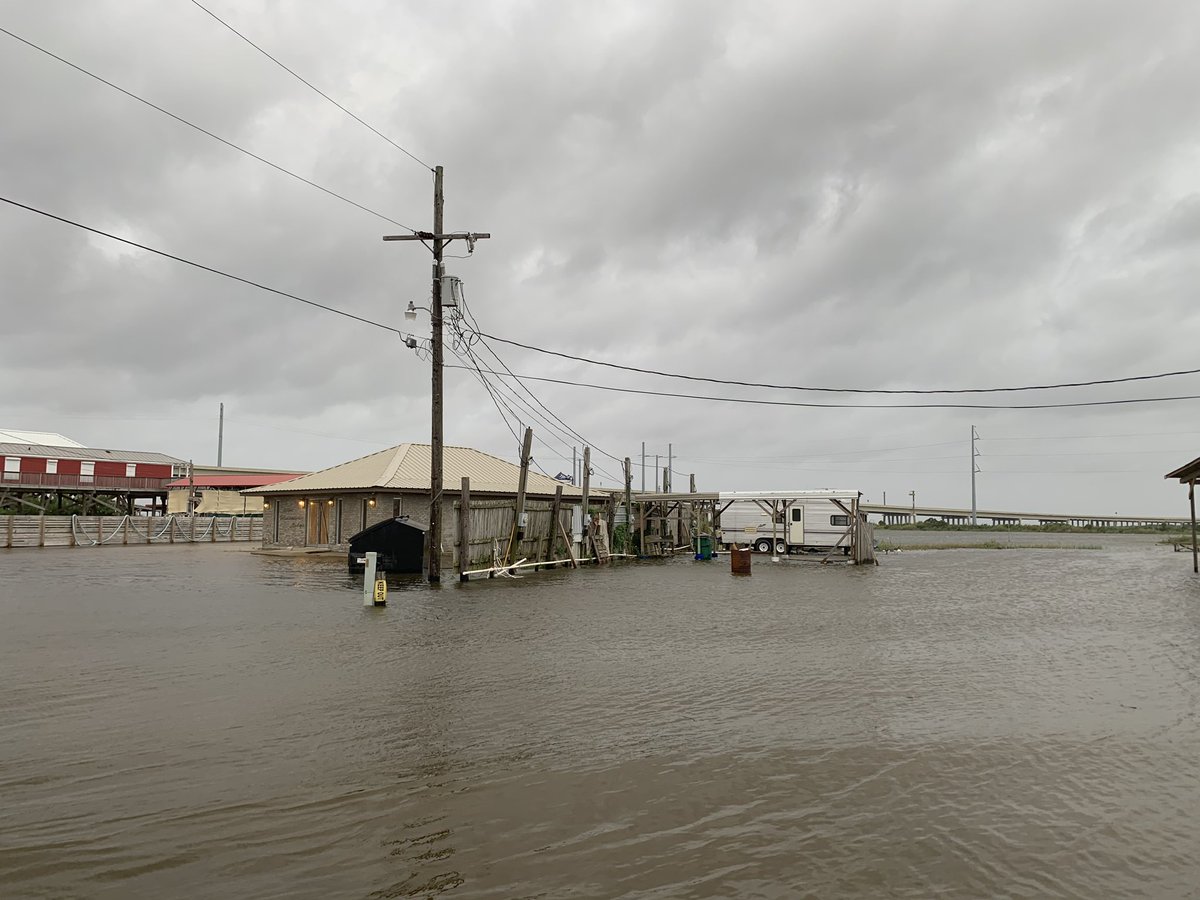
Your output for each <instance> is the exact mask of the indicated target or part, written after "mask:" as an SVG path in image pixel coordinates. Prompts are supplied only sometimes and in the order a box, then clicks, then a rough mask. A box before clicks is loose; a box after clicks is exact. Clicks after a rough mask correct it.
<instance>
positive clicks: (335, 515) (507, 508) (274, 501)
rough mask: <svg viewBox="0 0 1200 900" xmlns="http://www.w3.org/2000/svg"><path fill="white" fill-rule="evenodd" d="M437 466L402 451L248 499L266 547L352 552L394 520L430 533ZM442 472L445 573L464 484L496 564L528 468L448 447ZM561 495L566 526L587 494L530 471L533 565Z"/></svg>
mask: <svg viewBox="0 0 1200 900" xmlns="http://www.w3.org/2000/svg"><path fill="white" fill-rule="evenodd" d="M429 465H430V449H429V445H428V444H399V445H398V446H395V447H389V448H388V449H387V450H380V451H379V452H377V453H372V454H369V455H368V456H363V457H361V458H359V459H353V460H350V461H349V462H345V463H342V464H341V465H338V466H333V467H332V468H329V469H322V470H321V471H318V472H313V473H311V474H309V475H302V476H300V477H299V478H293V479H290V480H288V481H281V482H277V483H275V484H270V485H264V486H262V487H256V488H251V489H249V490H246V491H243V492H242V493H243V494H245V495H246V496H250V497H261V498H262V501H263V547H264V548H267V549H278V548H286V547H323V548H328V549H339V550H340V549H346V548H347V547H348V545H349V540H350V538H351V537H353V536H354V535H355V534H357V533H358V532H360V531H363V530H365V529H366V528H369V527H371V526H372V525H376V524H378V523H380V522H384V521H387V520H388V519H395V518H399V517H407V518H408V519H409V520H411V521H412V522H413V523H414V524H416V525H417V526H419V527H427V526H428V522H429ZM442 471H443V475H442V479H443V485H444V488H443V492H442V535H441V547H442V562H443V566H447V565H454V564H456V563H457V550H456V547H457V544H458V507H459V500H460V495H461V485H462V479H463V478H464V477H465V478H468V479H470V503H469V506H470V510H471V526H470V532H471V533H470V536H469V544H470V547H471V549H470V555H471V557H472V558H476V557H478V558H480V559H483V558H490V556H491V551H492V542H493V541H494V540H501V541H506V540H507V538H508V536H509V534H510V533H511V531H512V527H513V523H514V516H515V503H516V497H517V490H518V483H519V480H520V475H521V469H520V466H518V465H515V464H514V463H511V462H507V461H506V460H503V459H500V458H499V457H496V456H492V455H491V454H488V453H484V452H482V451H480V450H474V449H472V448H470V447H446V448H444V451H443V454H442ZM560 489H561V492H562V494H561V498H562V499H561V510H560V522H562V521H569V519H565V515H569V514H570V512H569V510H570V507H571V506H577V505H578V504H579V503H580V501H581V500H582V497H583V492H582V490H581V489H580V488H578V487H576V486H575V485H572V484H570V483H569V482H563V481H559V480H557V479H554V478H549V477H547V476H546V475H543V474H541V473H540V472H537V471H536V470H535V469H532V468H531V469H530V471H529V474H528V479H527V482H526V487H525V511H526V513H527V519H528V521H527V523H526V525H525V527H524V529H523V531H524V541H523V544H522V553H523V554H525V555H527V556H528V557H529V558H531V559H533V558H538V556H537V554H540V553H541V552H542V550H543V547H542V545H545V544H546V541H547V539H548V538H549V537H550V535H551V531H552V529H551V524H552V523H551V510H552V506H553V501H554V498H555V495H556V493H557V492H558V491H559V490H560ZM610 502H611V495H610V494H608V493H607V492H598V491H595V490H594V491H593V492H592V494H591V497H590V499H589V504H588V505H589V506H591V507H593V508H594V507H595V506H596V505H598V504H599V505H607V504H609V503H610ZM567 528H568V529H569V525H568V526H567ZM539 542H540V543H539ZM541 558H545V557H544V556H543V557H541Z"/></svg>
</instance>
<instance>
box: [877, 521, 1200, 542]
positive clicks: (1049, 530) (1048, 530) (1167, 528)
mask: <svg viewBox="0 0 1200 900" xmlns="http://www.w3.org/2000/svg"><path fill="white" fill-rule="evenodd" d="M873 527H874V529H875V530H876V531H951V532H965V533H969V534H974V533H976V532H987V531H1001V532H1014V531H1015V532H1021V533H1027V534H1039V533H1041V534H1163V535H1172V536H1174V535H1175V534H1176V533H1177V532H1178V531H1179V528H1180V526H1178V525H1066V524H1061V523H1056V524H1053V525H956V524H952V523H949V522H943V521H942V520H941V519H926V520H925V521H924V522H918V523H917V524H916V525H913V524H912V523H910V522H905V523H901V524H898V525H884V524H883V523H880V524H877V525H874V526H873ZM1188 540H1189V541H1190V540H1191V538H1190V537H1189V538H1188Z"/></svg>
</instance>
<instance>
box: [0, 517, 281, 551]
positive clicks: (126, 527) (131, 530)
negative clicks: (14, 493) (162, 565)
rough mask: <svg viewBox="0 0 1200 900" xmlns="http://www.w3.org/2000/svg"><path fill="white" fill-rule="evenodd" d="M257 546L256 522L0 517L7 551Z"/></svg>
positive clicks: (2, 542) (258, 530) (256, 519)
mask: <svg viewBox="0 0 1200 900" xmlns="http://www.w3.org/2000/svg"><path fill="white" fill-rule="evenodd" d="M258 540H262V519H261V518H259V517H257V516H191V517H188V516H0V545H2V546H3V547H4V548H6V549H8V548H15V547H100V546H104V547H111V546H113V545H126V546H127V545H129V544H135V545H136V544H143V545H145V544H189V543H197V544H198V543H214V544H215V543H229V542H231V541H258Z"/></svg>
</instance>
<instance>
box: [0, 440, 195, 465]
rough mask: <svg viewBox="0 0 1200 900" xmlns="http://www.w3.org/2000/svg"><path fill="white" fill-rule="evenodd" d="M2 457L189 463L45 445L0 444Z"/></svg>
mask: <svg viewBox="0 0 1200 900" xmlns="http://www.w3.org/2000/svg"><path fill="white" fill-rule="evenodd" d="M0 456H29V457H36V458H38V459H90V460H96V461H99V460H108V461H110V462H112V461H115V462H126V463H131V462H144V463H157V464H160V465H170V466H185V465H187V462H186V461H185V460H182V459H176V458H175V457H174V456H167V454H165V453H150V452H147V451H144V450H101V449H99V448H97V447H51V446H47V445H45V444H20V443H18V444H11V443H0Z"/></svg>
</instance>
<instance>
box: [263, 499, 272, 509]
mask: <svg viewBox="0 0 1200 900" xmlns="http://www.w3.org/2000/svg"><path fill="white" fill-rule="evenodd" d="M270 507H271V501H270V500H263V509H269V508H270Z"/></svg>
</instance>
